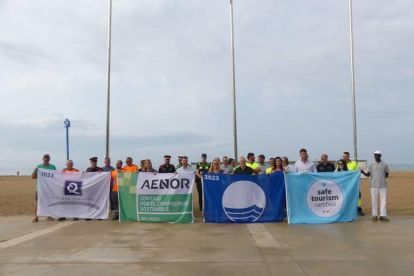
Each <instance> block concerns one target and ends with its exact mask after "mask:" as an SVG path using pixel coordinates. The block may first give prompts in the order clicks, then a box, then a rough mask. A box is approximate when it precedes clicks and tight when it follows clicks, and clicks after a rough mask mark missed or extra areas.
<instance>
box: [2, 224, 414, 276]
mask: <svg viewBox="0 0 414 276" xmlns="http://www.w3.org/2000/svg"><path fill="white" fill-rule="evenodd" d="M391 220H392V221H391V223H383V222H376V223H373V222H371V220H370V218H369V217H364V218H362V220H360V221H359V222H356V223H340V224H325V225H288V224H286V223H268V224H251V225H246V224H204V223H202V222H201V219H200V218H198V219H197V220H196V222H195V223H194V224H147V223H126V222H123V223H119V222H112V221H89V222H86V221H79V222H73V223H72V222H69V221H68V222H64V223H65V224H62V222H57V221H55V222H49V221H44V220H41V221H40V222H39V223H36V224H35V223H32V222H31V217H0V241H1V242H0V275H28V274H30V275H85V274H88V275H91V276H93V275H118V274H123V275H129V274H131V275H180V276H185V275H214V276H219V275H254V276H259V275H347V276H349V275H352V276H355V275H378V276H379V275H413V274H414V273H413V271H414V235H413V230H414V217H402V216H399V217H391ZM59 224H61V225H60V226H57V225H59ZM6 243H7V244H8V245H7V246H3V248H2V244H3V245H6Z"/></svg>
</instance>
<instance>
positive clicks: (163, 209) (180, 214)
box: [118, 172, 194, 223]
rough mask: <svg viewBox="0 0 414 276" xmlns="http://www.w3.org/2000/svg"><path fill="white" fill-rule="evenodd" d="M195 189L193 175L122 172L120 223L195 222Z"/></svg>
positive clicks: (119, 178) (120, 180) (119, 180)
mask: <svg viewBox="0 0 414 276" xmlns="http://www.w3.org/2000/svg"><path fill="white" fill-rule="evenodd" d="M193 187H194V173H193V172H190V173H178V174H174V173H159V174H156V175H154V174H153V173H145V172H144V173H130V172H120V173H118V189H119V191H118V194H119V209H120V210H119V213H120V221H141V222H173V223H189V222H193V221H194V216H193Z"/></svg>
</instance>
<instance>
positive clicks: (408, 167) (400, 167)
mask: <svg viewBox="0 0 414 276" xmlns="http://www.w3.org/2000/svg"><path fill="white" fill-rule="evenodd" d="M389 167H390V170H391V171H414V164H389ZM17 171H18V169H12V168H5V167H0V176H1V175H4V176H10V175H16V173H17ZM32 172H33V168H21V169H20V170H19V173H20V175H30V174H31V173H32Z"/></svg>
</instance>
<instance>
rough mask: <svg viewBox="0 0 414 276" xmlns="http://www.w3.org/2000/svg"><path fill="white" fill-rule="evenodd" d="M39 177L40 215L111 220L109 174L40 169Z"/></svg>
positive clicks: (38, 212)
mask: <svg viewBox="0 0 414 276" xmlns="http://www.w3.org/2000/svg"><path fill="white" fill-rule="evenodd" d="M37 178H38V183H39V190H38V205H37V215H38V216H51V217H77V218H91V219H106V218H108V196H109V187H110V181H111V175H110V173H107V172H102V173H99V172H87V173H82V172H58V171H53V170H45V169H39V171H38V173H37Z"/></svg>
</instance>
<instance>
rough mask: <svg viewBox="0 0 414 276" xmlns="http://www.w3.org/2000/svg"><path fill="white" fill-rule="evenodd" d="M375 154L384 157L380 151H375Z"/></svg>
mask: <svg viewBox="0 0 414 276" xmlns="http://www.w3.org/2000/svg"><path fill="white" fill-rule="evenodd" d="M374 154H380V155H382V153H381V152H380V151H379V150H376V151H374Z"/></svg>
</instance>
